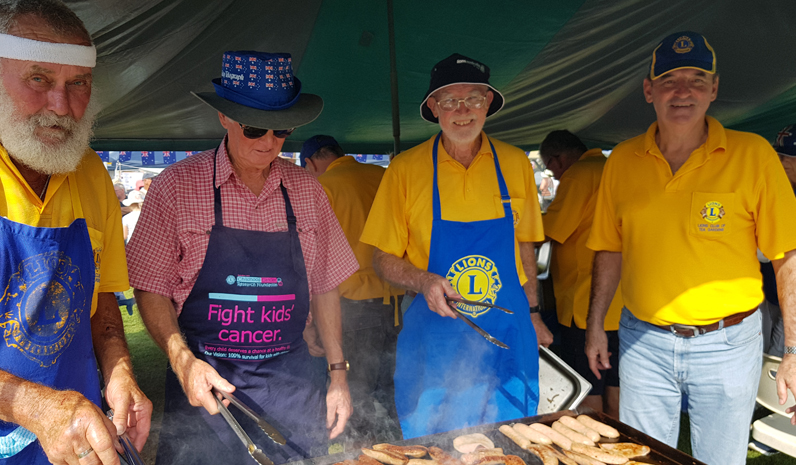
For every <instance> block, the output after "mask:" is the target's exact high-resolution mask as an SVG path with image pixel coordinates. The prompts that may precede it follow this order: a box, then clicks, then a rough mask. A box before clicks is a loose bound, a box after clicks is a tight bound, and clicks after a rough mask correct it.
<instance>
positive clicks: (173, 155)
mask: <svg viewBox="0 0 796 465" xmlns="http://www.w3.org/2000/svg"><path fill="white" fill-rule="evenodd" d="M176 161H177V152H174V151H171V152H163V163H164V164H166V165H171V164H172V163H174V162H176Z"/></svg>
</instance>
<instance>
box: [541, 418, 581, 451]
mask: <svg viewBox="0 0 796 465" xmlns="http://www.w3.org/2000/svg"><path fill="white" fill-rule="evenodd" d="M531 428H533V429H535V430H536V431H539V432H541V433H542V434H544V435H545V436H547V437H549V438H550V439H552V440H553V442H554V443H555V444H556V445H557V446H558V447H560V448H562V449H564V450H570V449H572V441H570V440H569V438H567V437H565V436H564V435H562V434H561V433H559V432H558V431H556V430H554V429H553V428H551V427H549V426H547V425H543V424H541V423H533V424H531Z"/></svg>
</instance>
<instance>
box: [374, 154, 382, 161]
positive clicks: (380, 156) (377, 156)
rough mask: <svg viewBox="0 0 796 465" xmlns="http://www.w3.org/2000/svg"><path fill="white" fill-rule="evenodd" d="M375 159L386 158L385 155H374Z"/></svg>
mask: <svg viewBox="0 0 796 465" xmlns="http://www.w3.org/2000/svg"><path fill="white" fill-rule="evenodd" d="M373 160H374V161H382V160H384V155H373Z"/></svg>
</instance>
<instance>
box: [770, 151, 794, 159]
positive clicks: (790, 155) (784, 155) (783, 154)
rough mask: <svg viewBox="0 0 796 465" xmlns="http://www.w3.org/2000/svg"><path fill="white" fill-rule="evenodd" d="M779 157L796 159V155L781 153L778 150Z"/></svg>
mask: <svg viewBox="0 0 796 465" xmlns="http://www.w3.org/2000/svg"><path fill="white" fill-rule="evenodd" d="M774 150H777V149H774ZM777 155H782V156H783V157H791V158H796V153H785V152H780V151H779V150H777Z"/></svg>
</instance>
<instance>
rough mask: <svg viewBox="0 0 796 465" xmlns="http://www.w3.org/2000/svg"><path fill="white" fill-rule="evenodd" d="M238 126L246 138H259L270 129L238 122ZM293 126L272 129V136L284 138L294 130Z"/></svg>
mask: <svg viewBox="0 0 796 465" xmlns="http://www.w3.org/2000/svg"><path fill="white" fill-rule="evenodd" d="M238 124H239V125H240V128H241V129H243V137H245V138H247V139H259V138H261V137H263V136H264V135H266V134H268V131H271V129H263V128H255V127H254V126H244V125H243V124H240V123H238ZM295 130H296V129H295V128H292V129H274V130H273V131H274V137H278V138H280V139H284V138H285V137H287V136H289V135H290V134H292V133H293V131H295Z"/></svg>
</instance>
